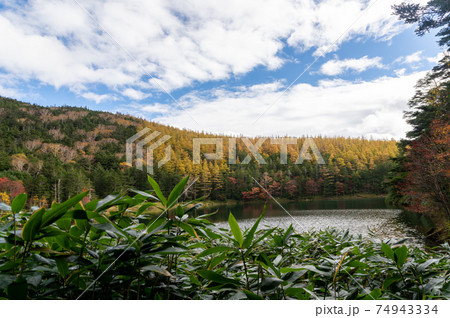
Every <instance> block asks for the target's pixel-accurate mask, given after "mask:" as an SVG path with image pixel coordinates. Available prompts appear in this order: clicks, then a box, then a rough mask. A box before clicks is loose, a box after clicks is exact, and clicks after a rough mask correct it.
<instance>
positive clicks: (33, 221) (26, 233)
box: [22, 208, 45, 241]
mask: <svg viewBox="0 0 450 318" xmlns="http://www.w3.org/2000/svg"><path fill="white" fill-rule="evenodd" d="M44 213H45V209H44V208H40V209H39V210H37V211H36V212H34V213H33V214H32V215H31V217H30V218H29V219H28V221H27V223H25V225H24V226H23V229H22V239H23V240H24V241H32V240H33V239H34V238H35V236H36V234H37V233H38V232H39V229H40V227H41V222H42V216H43V215H44Z"/></svg>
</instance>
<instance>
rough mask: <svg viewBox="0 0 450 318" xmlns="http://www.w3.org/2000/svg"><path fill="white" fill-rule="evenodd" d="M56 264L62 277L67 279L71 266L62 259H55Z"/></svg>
mask: <svg viewBox="0 0 450 318" xmlns="http://www.w3.org/2000/svg"><path fill="white" fill-rule="evenodd" d="M55 262H56V267H57V268H58V272H59V273H60V274H61V276H62V277H64V278H66V277H67V275H69V266H68V265H67V263H66V262H65V261H64V260H62V259H60V258H57V259H55Z"/></svg>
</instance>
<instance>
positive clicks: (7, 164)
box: [0, 97, 397, 205]
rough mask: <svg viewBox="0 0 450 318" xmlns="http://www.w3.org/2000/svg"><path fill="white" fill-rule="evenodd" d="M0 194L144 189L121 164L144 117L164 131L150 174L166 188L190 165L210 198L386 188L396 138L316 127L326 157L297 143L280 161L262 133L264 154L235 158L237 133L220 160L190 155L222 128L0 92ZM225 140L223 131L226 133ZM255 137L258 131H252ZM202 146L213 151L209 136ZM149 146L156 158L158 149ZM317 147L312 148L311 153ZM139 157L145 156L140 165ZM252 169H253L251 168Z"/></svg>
mask: <svg viewBox="0 0 450 318" xmlns="http://www.w3.org/2000/svg"><path fill="white" fill-rule="evenodd" d="M0 126H1V127H2V129H0V178H1V179H0V180H1V182H0V193H1V196H0V200H3V201H10V200H11V199H12V197H14V196H15V195H17V194H18V193H21V192H24V191H25V192H26V193H27V194H28V198H31V199H30V202H29V204H32V205H45V204H49V203H51V202H52V201H57V202H61V201H63V200H66V199H67V198H69V197H71V196H73V195H75V194H77V193H80V192H82V191H83V190H90V198H91V199H93V198H98V197H104V196H106V195H107V194H110V193H113V192H116V191H126V190H127V189H129V188H130V187H132V188H137V189H141V190H146V189H148V183H147V176H146V172H145V170H144V171H140V170H138V169H136V168H135V167H134V166H135V164H133V165H129V164H127V163H126V162H125V161H126V156H125V143H126V140H127V139H128V138H130V137H131V136H133V135H134V134H136V133H137V132H138V131H140V130H141V129H143V128H144V127H148V128H150V129H151V130H152V131H158V132H161V133H162V135H169V136H171V139H170V140H169V141H168V142H167V145H171V149H172V150H171V158H172V159H171V160H170V161H169V162H168V163H166V164H165V165H164V166H162V167H161V168H159V169H158V168H157V167H155V171H154V178H155V179H157V180H158V181H159V183H160V184H161V187H162V188H163V189H170V188H171V187H173V186H174V185H175V184H176V183H177V182H178V181H179V180H180V179H181V178H182V177H183V176H185V175H187V174H190V175H191V179H190V182H191V183H192V182H193V181H194V180H197V181H196V182H195V183H194V184H192V185H191V186H190V188H189V190H188V191H187V192H186V194H185V195H186V196H187V197H189V198H196V197H200V196H205V195H208V196H209V198H210V199H212V200H226V199H236V200H252V199H264V198H266V197H267V196H268V194H267V192H265V191H263V190H261V188H260V187H259V186H258V185H257V184H256V182H255V181H254V180H253V178H255V179H256V180H257V181H258V182H259V183H260V184H261V185H262V186H263V187H264V188H266V189H267V191H268V192H269V193H270V194H271V195H273V196H275V197H283V198H290V199H296V198H299V197H312V196H318V195H323V196H336V195H346V194H356V193H374V194H383V193H386V189H385V186H384V184H383V181H384V180H385V178H386V175H387V173H388V171H389V170H390V169H391V167H392V163H390V162H389V158H390V157H393V156H395V155H396V154H397V146H396V142H395V141H394V140H389V141H388V140H367V139H364V138H343V137H338V138H326V137H315V138H313V140H314V142H315V143H316V145H317V146H318V149H319V151H320V152H321V154H322V156H323V158H324V161H325V164H324V165H318V164H317V162H316V161H315V160H312V161H304V162H303V163H302V164H301V165H299V164H295V163H294V161H295V160H296V158H297V157H298V155H299V151H300V149H301V146H302V144H303V142H304V140H305V138H299V139H298V147H295V146H292V147H289V148H288V163H287V164H281V163H280V160H279V157H280V146H279V145H275V144H272V143H271V142H270V140H266V141H265V142H264V143H263V144H262V146H261V147H260V148H259V153H260V154H261V155H262V157H263V158H264V160H265V161H266V162H267V164H261V165H260V164H258V163H257V162H256V160H254V159H253V158H252V160H251V161H250V163H248V164H241V163H242V161H243V160H244V158H245V157H246V156H247V155H248V154H249V153H250V152H249V151H248V149H247V147H246V145H245V144H244V143H243V142H242V140H241V139H240V138H237V146H236V157H237V158H236V159H237V160H236V164H229V163H228V154H227V151H225V155H224V158H223V159H222V160H206V159H205V158H204V157H202V158H201V163H200V164H194V163H193V160H192V140H193V138H201V137H203V138H206V137H221V136H217V135H212V134H206V133H199V132H194V131H189V130H184V129H177V128H173V127H170V126H164V125H160V124H157V123H153V122H149V121H146V120H143V119H140V118H134V117H131V116H127V115H122V114H110V113H106V112H98V111H91V110H88V109H86V108H77V107H66V106H63V107H41V106H37V105H30V104H27V103H23V102H19V101H16V100H13V99H8V98H2V97H0ZM223 140H224V147H225V149H226V148H227V147H228V138H225V137H224V139H223ZM250 141H251V142H252V143H253V144H255V143H256V139H250ZM201 149H202V152H205V153H207V152H214V150H215V148H214V146H213V145H206V146H202V148H201ZM164 151H165V147H159V148H158V149H156V151H155V154H154V157H155V162H157V161H158V160H160V159H161V158H162V157H163V156H164V154H165V152H164ZM313 157H314V156H313ZM144 167H145V165H144ZM252 177H253V178H252Z"/></svg>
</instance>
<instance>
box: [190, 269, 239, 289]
mask: <svg viewBox="0 0 450 318" xmlns="http://www.w3.org/2000/svg"><path fill="white" fill-rule="evenodd" d="M197 273H198V274H199V275H200V276H201V277H203V278H204V279H207V280H209V281H212V282H214V283H219V284H231V285H236V286H239V285H240V284H241V283H240V282H239V281H237V280H234V279H231V278H228V277H225V276H223V275H221V274H218V273H216V272H214V271H209V270H203V271H197Z"/></svg>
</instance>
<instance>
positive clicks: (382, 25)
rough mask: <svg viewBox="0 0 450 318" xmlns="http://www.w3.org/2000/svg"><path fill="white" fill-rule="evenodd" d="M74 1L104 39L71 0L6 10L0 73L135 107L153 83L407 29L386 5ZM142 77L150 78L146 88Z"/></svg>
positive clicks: (223, 73) (359, 1) (271, 61)
mask: <svg viewBox="0 0 450 318" xmlns="http://www.w3.org/2000/svg"><path fill="white" fill-rule="evenodd" d="M78 2H79V3H80V4H81V5H82V6H83V7H85V8H86V9H87V10H88V11H89V12H91V13H92V14H94V15H95V18H96V19H97V21H98V22H99V24H100V25H101V26H102V27H104V29H105V30H106V31H107V33H105V32H104V30H102V29H101V28H99V27H98V25H96V23H95V22H93V21H92V20H91V19H90V17H89V16H88V15H87V14H86V12H85V11H84V10H82V9H81V8H80V7H78V6H77V4H76V2H74V1H73V0H62V1H56V0H30V1H28V2H27V3H26V4H24V3H23V2H20V3H15V2H8V5H5V6H4V7H3V8H2V9H1V11H0V13H1V15H0V41H1V43H2V46H3V47H5V48H7V49H6V50H0V68H2V69H3V70H5V71H6V72H7V73H11V74H14V75H15V76H16V77H17V78H18V79H21V80H30V79H35V80H38V81H39V82H41V83H43V84H48V85H52V86H54V87H55V88H59V87H62V86H65V87H69V88H70V89H71V90H72V91H74V92H75V93H77V94H80V95H83V94H85V93H86V92H87V91H88V90H89V89H90V87H92V86H94V85H97V84H102V85H105V86H106V87H108V88H112V89H117V90H118V91H121V92H123V96H125V97H129V98H134V99H140V97H142V96H144V95H142V94H141V95H140V94H139V93H137V92H138V91H140V92H145V91H146V90H147V91H148V90H151V89H160V88H159V87H158V85H157V84H156V81H157V82H158V83H160V85H162V86H163V87H164V88H165V89H167V90H169V91H170V90H173V89H177V88H182V87H187V86H190V85H193V84H194V83H196V82H207V81H214V80H220V79H227V78H230V77H233V76H239V75H242V74H246V73H248V72H249V71H251V70H253V69H255V68H256V67H258V66H262V67H264V68H267V69H276V68H279V67H280V66H281V65H282V64H283V63H284V60H283V57H281V56H282V55H281V54H280V53H281V51H282V49H283V48H284V47H286V45H287V46H290V47H293V48H295V49H298V50H303V51H304V50H308V49H314V50H315V51H316V54H319V52H323V51H324V50H325V49H326V48H330V49H329V50H328V51H333V50H336V49H337V48H338V46H339V45H340V44H341V43H343V42H345V41H349V40H351V39H367V38H372V39H375V40H380V41H386V40H390V39H391V38H392V37H393V36H394V35H396V34H398V33H400V32H401V31H402V30H403V29H404V28H405V26H404V25H403V24H402V23H401V22H399V21H397V18H396V17H395V16H392V15H391V9H390V5H391V3H390V2H389V1H378V2H376V1H375V0H371V1H370V3H367V1H363V0H324V1H313V0H302V1H294V0H246V1H242V0H228V1H209V0H191V1H165V0H154V1H146V0H130V1H121V2H117V1H111V0H89V1H87V0H78ZM372 4H373V5H372ZM368 5H370V7H369V9H368V10H367V12H365V13H364V14H363V15H362V13H363V11H364V9H365V8H367V6H368ZM354 21H356V22H355V23H354V24H353V25H352V26H351V28H350V29H348V28H349V26H350V24H351V23H352V22H354ZM345 32H347V33H345ZM344 33H345V34H344ZM109 35H111V37H112V38H113V39H111V38H110V36H109ZM116 41H117V43H119V44H120V45H121V47H122V48H123V49H122V48H120V47H118V45H117V43H116ZM330 46H331V47H330ZM125 51H126V52H125ZM130 56H131V57H130ZM146 74H147V75H148V74H151V75H152V76H153V77H154V78H155V79H153V80H150V81H143V78H144V76H145V75H146ZM125 88H130V89H134V90H135V91H131V90H129V89H128V90H127V89H125Z"/></svg>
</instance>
